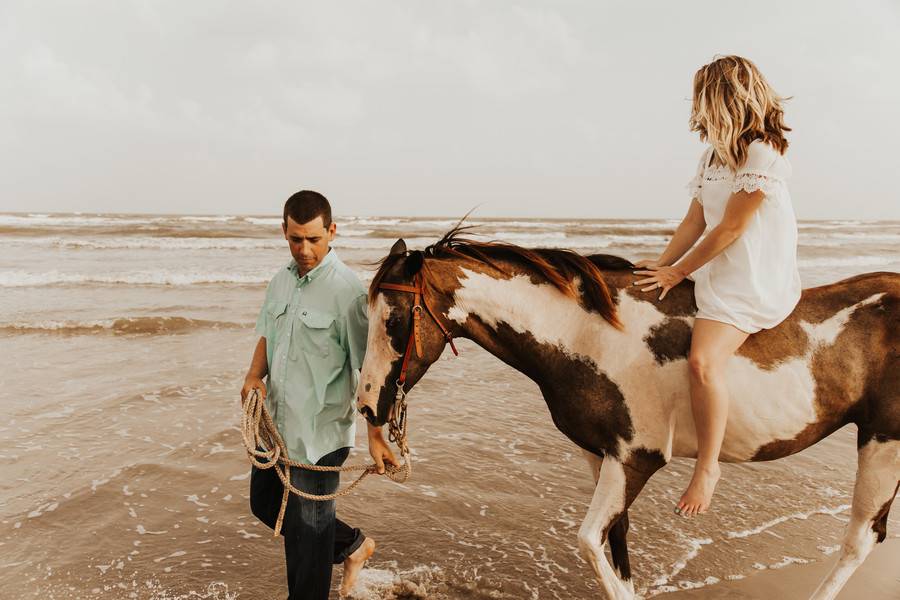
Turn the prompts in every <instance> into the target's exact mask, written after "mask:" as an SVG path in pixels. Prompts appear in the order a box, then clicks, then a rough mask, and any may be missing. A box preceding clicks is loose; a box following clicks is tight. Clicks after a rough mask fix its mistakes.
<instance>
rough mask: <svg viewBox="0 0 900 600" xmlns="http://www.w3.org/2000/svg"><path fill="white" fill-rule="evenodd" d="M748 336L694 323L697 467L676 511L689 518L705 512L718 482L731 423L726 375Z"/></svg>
mask: <svg viewBox="0 0 900 600" xmlns="http://www.w3.org/2000/svg"><path fill="white" fill-rule="evenodd" d="M747 336H748V334H747V333H745V332H743V331H741V330H740V329H738V328H737V327H735V326H733V325H729V324H727V323H721V322H719V321H711V320H709V319H695V320H694V329H693V334H692V336H691V354H690V357H689V358H688V365H689V367H690V369H689V372H690V382H691V411H692V412H693V415H694V424H695V427H696V429H697V464H696V465H695V466H694V475H693V477H691V482H690V483H689V484H688V487H687V490H685V492H684V494H683V495H682V496H681V500H680V501H679V502H678V511H677V512H679V513H680V514H682V515H684V516H686V517H691V516H694V515H695V514H698V513H704V512H706V510H707V509H708V508H709V504H710V502H711V501H712V495H713V492H714V491H715V489H716V483H717V482H718V481H719V451H720V450H721V449H722V439H723V438H724V437H725V424H726V422H727V420H728V389H727V388H726V386H725V377H724V371H725V366H726V364H727V363H728V360H729V359H730V358H731V357H732V356H733V355H734V353H735V351H737V349H738V348H740V346H741V344H743V343H744V340H746V339H747Z"/></svg>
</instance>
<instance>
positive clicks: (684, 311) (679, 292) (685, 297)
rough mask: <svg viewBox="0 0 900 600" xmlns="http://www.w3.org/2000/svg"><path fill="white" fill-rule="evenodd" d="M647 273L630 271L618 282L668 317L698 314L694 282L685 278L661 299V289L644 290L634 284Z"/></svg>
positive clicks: (632, 294)
mask: <svg viewBox="0 0 900 600" xmlns="http://www.w3.org/2000/svg"><path fill="white" fill-rule="evenodd" d="M645 277H646V275H634V274H633V273H629V274H628V276H627V277H623V278H618V279H617V284H618V286H619V287H622V288H624V289H625V292H626V293H627V294H628V295H629V296H631V297H632V298H634V299H635V300H640V301H641V302H649V303H650V304H653V305H655V306H656V309H657V310H658V311H659V312H661V313H662V314H664V315H666V316H667V317H693V316H694V315H696V314H697V302H696V301H695V300H694V282H693V281H691V280H690V279H685V280H684V281H682V282H681V283H679V284H678V285H676V286H675V287H673V288H672V289H671V290H669V293H668V294H666V297H665V298H663V299H662V300H660V299H659V290H652V291H646V292H642V291H641V288H640V286H636V285H634V282H635V281H638V280H640V279H644V278H645Z"/></svg>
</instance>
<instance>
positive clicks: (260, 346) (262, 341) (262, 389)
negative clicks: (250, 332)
mask: <svg viewBox="0 0 900 600" xmlns="http://www.w3.org/2000/svg"><path fill="white" fill-rule="evenodd" d="M268 373H269V359H268V358H267V356H266V338H265V336H260V338H259V341H258V342H256V350H254V351H253V358H252V359H251V361H250V368H249V369H248V370H247V376H246V377H245V378H244V387H243V388H241V405H242V406H243V404H244V401H245V400H247V396H249V395H250V390H252V389H254V388H256V389H258V390H259V393H260V395H261V396H262V398H263V400H265V398H266V384H265V383H263V377H265V376H266V375H267V374H268Z"/></svg>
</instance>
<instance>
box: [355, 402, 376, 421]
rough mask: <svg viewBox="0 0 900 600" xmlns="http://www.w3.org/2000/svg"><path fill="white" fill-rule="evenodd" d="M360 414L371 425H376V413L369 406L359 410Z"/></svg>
mask: <svg viewBox="0 0 900 600" xmlns="http://www.w3.org/2000/svg"><path fill="white" fill-rule="evenodd" d="M359 413H360V414H361V415H362V416H364V417H365V418H366V421H368V422H369V423H372V424H373V425H374V424H375V412H374V411H373V410H372V408H371V407H369V406H363V407H362V408H360V409H359Z"/></svg>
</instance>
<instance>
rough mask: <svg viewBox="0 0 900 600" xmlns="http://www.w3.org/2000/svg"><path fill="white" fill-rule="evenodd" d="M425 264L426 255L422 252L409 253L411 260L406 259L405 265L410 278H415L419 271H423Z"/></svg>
mask: <svg viewBox="0 0 900 600" xmlns="http://www.w3.org/2000/svg"><path fill="white" fill-rule="evenodd" d="M424 262H425V255H424V254H422V251H421V250H413V251H412V252H410V253H409V258H407V259H406V262H405V263H404V267H405V270H406V274H407V275H408V276H413V275H415V274H416V273H418V272H419V271H421V270H422V264H423V263H424Z"/></svg>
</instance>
